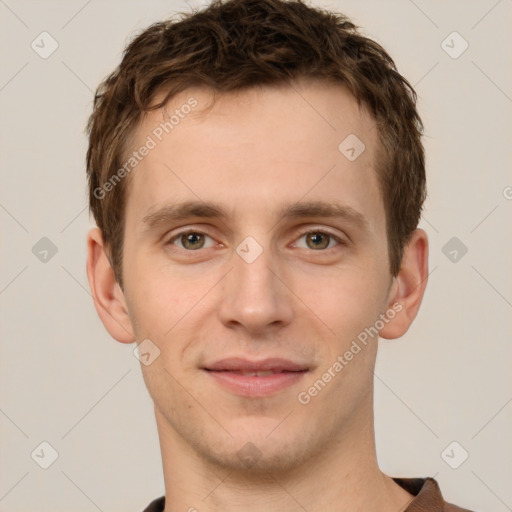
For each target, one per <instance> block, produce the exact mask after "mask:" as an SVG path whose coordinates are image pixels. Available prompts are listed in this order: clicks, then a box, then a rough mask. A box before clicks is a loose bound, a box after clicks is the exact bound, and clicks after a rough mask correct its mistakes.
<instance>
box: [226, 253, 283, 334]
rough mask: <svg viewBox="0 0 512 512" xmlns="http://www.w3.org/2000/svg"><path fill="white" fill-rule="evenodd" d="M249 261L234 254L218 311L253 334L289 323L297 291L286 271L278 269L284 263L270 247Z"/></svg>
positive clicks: (236, 326)
mask: <svg viewBox="0 0 512 512" xmlns="http://www.w3.org/2000/svg"><path fill="white" fill-rule="evenodd" d="M249 261H250V260H245V259H244V258H242V257H241V256H240V255H239V254H238V253H235V254H233V269H232V270H231V272H229V273H228V274H227V276H226V278H225V279H224V280H223V288H222V297H221V303H220V308H219V310H218V315H219V318H220V320H221V322H222V323H223V324H224V325H226V326H227V327H230V328H238V329H244V330H246V331H247V333H250V334H252V335H255V334H265V333H268V331H275V330H277V329H280V328H282V327H284V326H286V325H288V324H289V323H290V322H291V320H292V318H293V307H292V306H293V304H292V299H293V294H292V292H291V291H290V288H291V286H290V284H289V283H287V280H286V276H285V275H284V274H286V272H285V271H284V269H282V271H278V268H280V266H279V265H277V261H275V260H274V261H273V257H272V254H271V250H270V249H267V248H264V249H263V252H262V253H261V254H260V255H259V256H258V257H257V258H256V259H255V260H254V261H252V262H249ZM281 268H282V266H281Z"/></svg>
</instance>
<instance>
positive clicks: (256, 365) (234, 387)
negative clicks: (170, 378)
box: [203, 357, 309, 397]
mask: <svg viewBox="0 0 512 512" xmlns="http://www.w3.org/2000/svg"><path fill="white" fill-rule="evenodd" d="M203 370H204V371H205V372H206V373H207V374H208V375H209V376H210V377H211V378H212V379H214V380H215V382H217V383H218V384H219V385H221V386H222V387H224V388H225V389H227V390H228V391H231V392H232V393H235V394H237V395H240V396H246V397H264V396H269V395H272V394H275V393H278V392H279V391H282V390H284V389H285V388H287V387H289V386H292V385H293V384H296V383H297V382H299V381H300V380H301V379H303V378H304V375H305V374H306V373H307V372H308V371H309V368H308V367H307V366H306V365H303V364H300V363H295V362H293V361H289V360H287V359H281V358H267V359H263V360H260V361H250V360H248V359H243V358H239V357H233V358H228V359H222V360H219V361H216V362H215V363H212V364H210V365H208V366H207V367H205V368H203ZM270 371H271V372H273V373H272V374H270V375H261V376H258V375H243V374H242V373H240V372H244V373H247V372H270Z"/></svg>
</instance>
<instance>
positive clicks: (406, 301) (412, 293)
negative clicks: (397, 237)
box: [379, 229, 428, 339]
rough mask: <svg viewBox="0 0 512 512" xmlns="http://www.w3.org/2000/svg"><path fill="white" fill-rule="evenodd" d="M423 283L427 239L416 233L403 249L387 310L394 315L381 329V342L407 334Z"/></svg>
mask: <svg viewBox="0 0 512 512" xmlns="http://www.w3.org/2000/svg"><path fill="white" fill-rule="evenodd" d="M427 280H428V237H427V234H426V233H425V231H424V230H423V229H416V230H415V231H414V233H413V235H412V237H411V240H410V242H409V243H408V244H407V246H406V247H405V248H404V254H403V257H402V266H401V267H400V272H399V273H398V275H397V276H396V277H395V278H394V280H393V284H392V285H391V288H390V293H389V300H388V309H389V310H391V309H393V310H394V311H395V313H396V314H395V315H394V316H393V318H392V319H391V320H390V321H389V322H388V323H387V324H386V325H385V326H384V328H383V329H381V331H380V333H379V336H380V337H381V338H386V339H395V338H399V337H400V336H403V335H404V334H405V333H406V332H407V330H408V329H409V327H410V326H411V324H412V322H413V320H414V319H415V318H416V315H417V313H418V310H419V308H420V305H421V301H422V300H423V295H424V293H425V288H426V286H427Z"/></svg>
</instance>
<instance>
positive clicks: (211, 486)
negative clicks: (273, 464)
mask: <svg viewBox="0 0 512 512" xmlns="http://www.w3.org/2000/svg"><path fill="white" fill-rule="evenodd" d="M365 413H366V419H368V413H369V414H370V416H371V421H370V422H368V421H366V422H365V424H366V425H367V427H366V428H361V423H359V422H358V421H354V422H353V423H352V426H350V427H348V428H347V430H346V431H344V433H343V436H339V439H337V440H336V442H331V443H329V445H328V446H327V447H326V449H325V450H324V451H323V452H319V453H318V454H317V455H316V456H315V457H314V458H310V459H308V461H307V463H306V464H299V465H298V466H297V467H296V468H294V469H293V470H290V471H287V472H284V473H270V472H266V471H261V472H255V471H254V469H249V470H247V471H240V470H239V469H233V468H226V467H219V466H217V465H213V464H212V463H211V461H206V460H204V459H203V458H202V457H200V456H199V455H198V453H197V452H196V451H195V450H194V449H193V448H192V447H191V446H189V445H188V444H186V443H185V442H184V441H183V439H182V438H181V437H180V436H179V434H178V433H177V432H176V431H175V430H174V429H173V428H172V426H171V425H170V424H169V423H168V422H167V421H166V419H165V417H164V416H162V415H161V413H160V412H159V411H158V409H157V408H156V407H155V415H156V419H157V426H158V432H159V437H160V446H161V451H162V463H163V472H164V481H165V496H166V505H165V512H178V511H180V512H183V511H188V512H196V511H197V512H214V511H215V512H218V511H219V510H222V511H223V512H234V511H237V512H238V511H240V510H243V511H244V512H278V511H279V512H282V511H286V512H304V510H307V511H308V512H317V511H325V510H330V511H337V510H340V511H342V510H351V511H352V512H363V511H364V512H377V511H378V512H400V511H402V510H405V508H406V507H407V504H408V503H409V502H410V501H411V500H412V498H413V496H412V495H411V494H409V493H408V492H407V491H405V490H404V489H402V488H401V487H399V486H398V485H397V484H396V483H395V482H394V481H393V480H392V479H391V478H389V477H388V476H386V475H385V474H383V473H382V472H381V471H380V469H379V467H378V463H377V457H376V450H375V435H374V429H373V410H372V407H371V405H370V407H369V409H368V410H366V411H365ZM356 427H357V428H356ZM333 504H334V506H333Z"/></svg>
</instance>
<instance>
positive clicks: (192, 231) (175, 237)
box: [165, 229, 348, 253]
mask: <svg viewBox="0 0 512 512" xmlns="http://www.w3.org/2000/svg"><path fill="white" fill-rule="evenodd" d="M313 233H314V234H321V235H327V236H328V237H329V239H330V240H329V243H330V241H331V240H335V241H336V242H338V245H335V246H334V247H327V248H325V249H318V250H317V251H315V250H314V249H309V250H310V251H313V252H327V251H329V250H330V249H335V248H336V247H338V246H342V245H348V244H347V242H345V241H344V240H342V239H340V238H339V237H338V236H336V235H334V234H332V233H329V232H328V231H324V230H322V229H310V230H308V231H305V232H303V233H302V234H301V235H300V236H299V237H298V238H302V237H304V236H307V235H310V234H313ZM188 234H194V235H203V236H206V237H208V238H211V239H212V240H213V238H212V237H211V236H210V235H207V234H206V233H203V232H202V231H199V230H195V229H187V230H184V231H180V232H179V233H176V234H174V235H173V236H172V237H171V238H169V239H168V240H167V242H166V243H165V245H174V244H173V242H174V241H175V240H178V239H180V237H182V236H184V235H188ZM174 247H176V248H177V249H180V250H182V251H185V252H190V253H194V252H199V251H200V250H201V249H203V248H201V249H196V250H195V251H194V250H189V249H185V248H182V247H177V246H174ZM204 249H209V247H206V248H204ZM301 249H303V247H301Z"/></svg>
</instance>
